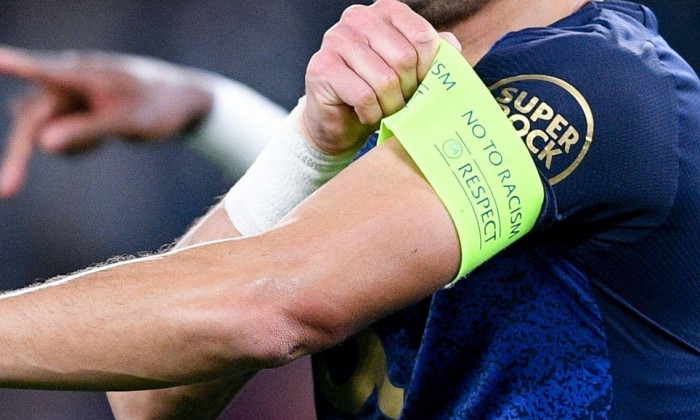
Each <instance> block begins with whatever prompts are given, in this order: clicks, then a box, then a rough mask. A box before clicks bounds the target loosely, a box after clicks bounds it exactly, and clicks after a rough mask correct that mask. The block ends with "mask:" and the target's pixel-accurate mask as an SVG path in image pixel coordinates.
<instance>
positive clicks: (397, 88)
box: [342, 43, 415, 116]
mask: <svg viewBox="0 0 700 420" xmlns="http://www.w3.org/2000/svg"><path fill="white" fill-rule="evenodd" d="M342 58H343V61H344V62H345V63H346V64H347V69H349V70H350V71H352V72H353V73H355V74H356V75H357V76H358V77H359V78H360V79H362V80H363V81H364V82H365V84H366V85H368V86H369V87H370V88H371V89H372V91H373V96H374V97H376V98H377V101H378V103H379V106H380V108H381V112H382V114H383V115H385V116H386V115H391V114H393V113H395V112H396V111H398V110H400V109H401V108H403V107H404V106H405V105H406V101H405V99H404V94H403V90H402V88H401V81H400V76H399V75H398V74H397V73H396V71H395V70H394V69H392V68H391V67H390V66H389V65H388V64H387V63H386V62H385V61H384V59H383V58H382V57H381V56H379V55H378V54H377V53H376V51H374V50H373V49H372V48H370V47H369V46H368V45H367V44H364V43H357V44H356V45H353V47H352V48H348V49H347V50H345V51H344V52H343V53H342ZM414 78H415V76H414ZM361 92H362V94H363V97H365V98H366V100H367V101H369V96H370V95H369V94H368V93H367V92H364V91H361Z"/></svg>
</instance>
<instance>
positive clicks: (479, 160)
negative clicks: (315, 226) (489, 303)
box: [379, 41, 544, 279]
mask: <svg viewBox="0 0 700 420" xmlns="http://www.w3.org/2000/svg"><path fill="white" fill-rule="evenodd" d="M392 136H395V137H396V138H397V139H398V141H399V142H400V143H401V145H402V146H403V147H404V148H405V149H406V151H407V152H408V154H409V155H410V156H411V158H412V159H413V160H414V161H415V163H416V165H418V167H419V168H420V170H421V172H422V173H423V175H424V176H425V178H426V179H427V180H428V182H429V183H430V185H431V187H432V188H433V190H435V192H436V193H437V195H438V196H439V197H440V199H441V200H442V202H443V204H444V206H445V207H446V209H447V211H448V212H449V214H450V217H451V218H452V222H453V223H454V225H455V228H456V230H457V235H458V236H459V242H460V248H461V252H462V262H461V265H460V269H459V275H458V276H457V279H459V278H461V277H462V276H464V275H465V274H467V273H469V272H470V271H472V270H473V269H475V268H476V267H478V266H479V265H480V264H482V263H483V262H484V261H486V260H488V259H489V258H491V257H492V256H494V255H495V254H496V253H498V252H499V251H501V250H503V249H504V248H506V247H507V246H508V245H510V244H511V243H513V242H515V241H516V240H517V239H519V238H520V237H522V236H523V235H525V234H526V233H527V232H529V231H530V230H531V229H532V228H533V226H534V225H535V222H536V221H537V218H538V216H539V214H540V211H541V209H542V203H543V201H544V188H543V186H542V181H541V180H540V177H539V174H538V172H537V169H536V167H535V164H534V162H533V160H532V158H531V157H530V152H529V151H528V150H527V147H526V146H525V144H524V143H523V141H522V139H521V138H520V137H519V136H518V134H517V133H516V131H515V129H514V128H513V126H512V124H511V123H510V121H508V118H506V116H505V114H504V113H503V111H502V110H501V108H500V106H499V105H498V103H497V102H496V101H495V99H494V98H493V96H492V95H491V93H490V92H489V90H488V88H487V87H486V86H485V85H484V83H483V82H482V81H481V79H479V77H478V76H477V75H476V73H475V72H474V70H473V69H472V68H471V66H470V65H469V63H467V61H466V60H465V59H464V57H463V56H462V54H461V53H460V52H459V51H457V50H456V49H455V48H454V47H452V46H451V45H450V44H448V43H447V42H445V41H442V44H441V45H440V49H439V51H438V55H437V57H436V58H435V61H434V62H433V65H432V67H431V69H430V71H429V72H428V74H427V75H426V77H425V79H424V80H423V82H422V83H421V85H420V86H419V87H418V90H417V91H416V93H415V94H414V95H413V97H412V98H411V99H410V100H409V102H408V104H407V105H406V107H405V108H404V109H402V110H401V111H399V112H397V113H396V114H394V115H392V116H390V117H387V118H385V119H384V120H383V121H382V125H381V129H380V133H379V142H380V143H381V142H383V141H385V140H386V139H388V138H390V137H392Z"/></svg>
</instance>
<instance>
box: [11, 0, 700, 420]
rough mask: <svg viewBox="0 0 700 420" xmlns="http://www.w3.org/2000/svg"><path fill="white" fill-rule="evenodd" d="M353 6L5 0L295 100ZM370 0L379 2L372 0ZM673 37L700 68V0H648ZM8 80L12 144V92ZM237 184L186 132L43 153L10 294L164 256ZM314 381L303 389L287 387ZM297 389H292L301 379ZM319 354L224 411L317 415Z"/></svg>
mask: <svg viewBox="0 0 700 420" xmlns="http://www.w3.org/2000/svg"><path fill="white" fill-rule="evenodd" d="M351 3H353V2H351V1H347V0H333V1H326V2H312V1H308V0H306V1H305V0H267V1H250V0H248V1H246V0H227V1H224V0H206V1H198V2H192V1H185V0H170V1H168V2H165V1H148V0H122V1H119V2H111V1H102V0H97V1H96V0H90V1H88V0H79V1H72V2H60V1H57V0H54V1H48V0H34V1H31V2H30V1H0V43H4V44H9V45H13V46H18V47H25V48H32V49H42V50H63V49H101V50H112V51H120V52H126V53H133V54H141V55H150V56H155V57H159V58H162V59H165V60H168V61H172V62H176V63H180V64H184V65H190V66H196V67H200V68H205V69H208V70H212V71H216V72H218V73H221V74H224V75H226V76H229V77H231V78H234V79H236V80H239V81H242V82H244V83H246V84H248V85H250V86H252V87H254V88H255V89H257V90H258V91H260V92H262V93H263V94H265V95H266V96H267V97H269V98H270V99H272V100H274V101H276V102H278V103H280V104H282V105H284V106H285V107H287V108H291V107H292V106H293V105H294V104H295V103H296V100H297V98H298V97H299V96H300V95H301V94H302V93H303V80H304V70H305V67H306V63H307V62H308V59H309V58H310V57H311V55H312V54H313V52H314V51H315V50H316V49H317V48H318V46H319V45H320V41H321V37H322V35H323V32H324V31H325V30H326V29H327V28H328V27H329V26H331V25H332V24H333V23H334V22H335V21H336V20H337V19H338V17H339V16H340V13H341V12H342V10H343V9H344V8H345V7H347V6H348V5H349V4H351ZM365 3H368V1H365ZM642 3H644V4H647V5H648V6H650V7H652V9H654V10H655V12H656V13H657V16H658V18H659V21H660V26H661V32H662V33H663V34H664V35H665V36H666V37H667V39H668V40H669V42H670V44H671V45H672V46H674V47H675V48H676V49H677V50H679V51H680V52H681V53H682V55H684V56H685V57H686V59H687V60H688V61H689V62H690V63H691V65H693V67H694V68H695V69H696V71H697V70H698V69H700V53H699V52H698V49H697V47H696V44H697V43H698V42H700V2H698V1H697V0H673V1H668V0H666V1H662V0H646V1H642ZM25 88H26V86H25V85H24V84H23V83H22V82H20V81H16V80H12V79H8V78H0V103H2V106H0V111H1V112H0V149H2V147H4V142H5V137H6V135H7V131H8V128H9V123H8V121H9V107H8V106H7V105H8V104H9V102H10V100H11V98H12V97H13V96H14V95H16V94H17V93H18V92H20V91H22V90H23V89H25ZM233 181H234V180H233V179H228V178H227V177H226V176H225V175H223V173H221V172H220V171H218V170H217V169H216V168H214V167H212V166H211V165H209V164H208V163H207V162H205V161H204V160H203V159H201V158H200V157H199V156H197V155H195V154H193V153H192V152H191V151H190V150H189V149H188V148H187V147H185V146H184V145H183V142H182V141H173V142H164V143H160V144H157V145H145V144H129V143H124V142H121V141H109V142H106V144H105V147H102V148H98V149H95V150H93V151H90V152H88V153H83V154H80V155H75V156H69V157H66V156H61V157H56V156H46V155H37V156H36V157H35V158H34V160H33V162H32V165H31V168H30V178H29V180H28V182H27V185H26V186H25V188H24V189H23V190H22V192H21V193H20V195H19V196H18V197H16V198H14V199H11V200H7V201H1V202H0V289H2V290H5V289H12V288H17V287H20V286H23V285H26V284H29V283H32V282H34V281H36V280H38V279H47V278H50V277H52V276H54V275H57V274H65V273H68V272H70V271H73V270H76V269H79V268H81V267H85V266H88V265H91V264H94V263H96V262H99V261H103V260H105V259H107V258H109V257H111V256H114V255H120V254H128V253H134V252H139V251H155V250H157V249H159V248H160V247H161V246H162V245H163V244H167V243H171V242H172V241H173V240H175V239H176V238H177V237H178V236H180V235H181V234H182V233H183V232H184V230H185V229H186V228H187V226H188V225H189V224H190V223H191V222H192V220H194V219H195V218H196V217H198V216H200V215H201V214H203V213H204V211H205V210H206V209H207V208H208V207H209V206H210V205H212V204H213V203H214V202H215V197H217V196H219V195H221V194H223V193H224V192H226V191H227V189H228V188H229V186H230V185H231V184H232V182H233ZM297 384H303V385H304V386H303V387H301V388H302V390H301V391H300V392H287V391H283V390H281V389H280V388H281V387H285V386H286V387H292V388H294V387H295V386H296V385H297ZM288 389H289V388H288ZM310 401H311V396H310V390H309V389H308V371H307V364H306V361H302V362H300V363H298V364H296V365H295V366H292V367H291V368H288V369H287V370H286V371H283V372H282V373H281V374H271V373H267V374H265V375H263V376H262V377H261V378H260V379H258V380H257V381H256V382H255V383H254V384H253V385H252V386H251V387H250V388H249V389H248V390H246V391H244V392H243V394H242V395H241V397H239V400H238V401H237V404H235V406H232V407H230V409H229V411H228V412H227V413H226V414H225V415H224V416H223V417H222V418H223V419H228V420H232V419H288V420H289V419H300V420H302V419H309V418H312V417H313V414H312V411H311V408H310V406H311V403H310ZM15 419H17V420H33V419H37V420H46V419H55V420H69V419H70V420H82V419H85V420H88V419H89V420H102V419H112V416H111V414H110V411H109V408H108V406H107V403H106V399H105V397H104V396H103V395H102V394H101V393H87V392H86V393H82V392H45V391H42V392H38V391H20V390H7V391H0V420H15Z"/></svg>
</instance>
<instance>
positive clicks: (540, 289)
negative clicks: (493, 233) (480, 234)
mask: <svg viewBox="0 0 700 420" xmlns="http://www.w3.org/2000/svg"><path fill="white" fill-rule="evenodd" d="M476 71H477V73H478V74H479V75H480V76H481V78H482V79H483V80H484V82H485V83H486V85H487V86H490V89H491V91H492V93H493V95H494V98H495V99H496V101H497V102H498V103H499V104H500V105H501V107H502V108H503V111H504V112H505V113H506V114H507V115H508V117H509V119H510V121H511V122H512V123H513V125H514V127H515V128H516V130H518V132H519V134H520V135H521V136H522V139H523V141H524V142H525V144H526V145H527V147H528V149H529V150H530V152H531V156H532V158H533V160H534V161H535V162H536V164H537V166H538V168H539V170H540V172H541V174H542V177H543V179H544V180H546V181H545V182H544V183H545V189H546V200H545V206H544V209H543V210H542V214H541V216H540V220H539V222H538V225H537V227H536V228H535V230H534V231H532V232H530V234H529V235H527V236H526V237H525V238H523V239H522V240H520V241H519V242H518V243H516V244H514V245H513V246H511V247H509V248H508V249H506V250H505V251H503V252H501V253H500V254H499V255H497V256H496V257H494V258H492V259H491V260H490V261H489V262H487V263H486V264H484V265H482V266H481V267H479V268H478V269H476V270H475V271H474V272H472V273H471V274H469V275H468V276H467V277H466V278H464V279H462V280H460V282H458V283H457V284H456V285H455V286H454V287H452V288H450V289H446V290H443V291H440V292H438V293H436V294H435V295H433V296H431V297H430V298H429V299H426V300H425V301H423V302H421V303H419V304H416V305H414V306H412V307H409V308H406V309H404V310H402V311H401V312H399V313H396V314H394V315H392V316H389V317H387V318H385V319H383V320H381V321H380V322H377V323H376V324H375V325H373V326H372V327H371V328H370V329H368V330H366V331H363V332H361V333H360V334H358V335H357V336H355V337H353V338H351V339H350V340H348V341H347V342H345V343H344V344H342V345H340V346H338V347H336V348H333V349H331V350H328V351H326V352H323V353H321V354H319V355H316V356H315V357H314V375H315V386H316V395H317V406H318V412H319V418H320V419H324V420H325V419H397V418H402V419H417V420H424V419H481V418H486V419H537V418H546V419H579V418H585V419H602V418H621V419H644V418H654V419H662V418H668V419H683V418H688V419H699V418H700V221H699V219H698V215H699V214H700V82H699V81H698V78H697V76H696V75H695V74H694V73H693V71H692V70H691V69H690V67H689V66H688V65H687V64H686V63H685V62H684V61H683V60H682V59H681V58H680V57H678V56H677V55H676V54H675V53H674V52H673V51H672V50H671V49H670V48H669V47H668V45H667V44H666V42H665V41H664V40H663V39H662V38H661V37H660V36H659V35H658V32H657V22H656V19H655V17H654V15H653V14H652V13H651V12H650V11H649V10H648V9H647V8H645V7H643V6H640V5H637V4H633V3H628V2H622V1H610V0H609V1H605V2H591V3H589V4H587V5H586V6H585V7H584V8H583V9H581V10H580V11H579V12H577V13H576V14H574V15H572V16H570V17H568V18H566V19H564V20H562V21H560V22H557V23H555V24H554V25H552V26H550V27H547V28H533V29H526V30H522V31H519V32H514V33H510V34H508V35H506V36H505V37H504V38H502V39H501V40H500V41H499V42H498V43H497V44H496V45H495V46H494V47H493V48H492V50H491V51H490V52H489V53H488V54H487V55H486V56H485V57H484V58H483V59H482V60H481V61H480V62H479V64H478V65H477V66H476Z"/></svg>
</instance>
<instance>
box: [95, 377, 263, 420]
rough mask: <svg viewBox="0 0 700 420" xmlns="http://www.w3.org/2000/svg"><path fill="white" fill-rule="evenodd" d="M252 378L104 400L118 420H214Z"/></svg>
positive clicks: (114, 394) (117, 395) (111, 396)
mask: <svg viewBox="0 0 700 420" xmlns="http://www.w3.org/2000/svg"><path fill="white" fill-rule="evenodd" d="M252 376H253V374H244V375H236V376H230V377H226V378H221V379H215V380H213V381H208V382H204V383H200V384H194V385H185V386H179V387H174V388H165V389H157V390H146V391H128V392H109V393H108V394H107V397H108V399H109V403H110V405H111V407H112V411H113V413H114V417H115V418H116V419H118V420H121V419H124V420H146V419H169V420H179V419H182V420H193V419H197V420H206V419H215V418H217V417H218V416H219V415H220V414H221V412H223V410H224V409H225V408H226V406H227V405H228V404H229V402H230V401H231V399H232V398H233V397H234V396H235V395H236V394H237V393H238V392H239V391H240V390H241V389H242V388H243V386H245V384H246V383H247V382H248V381H249V379H251V377H252Z"/></svg>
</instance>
